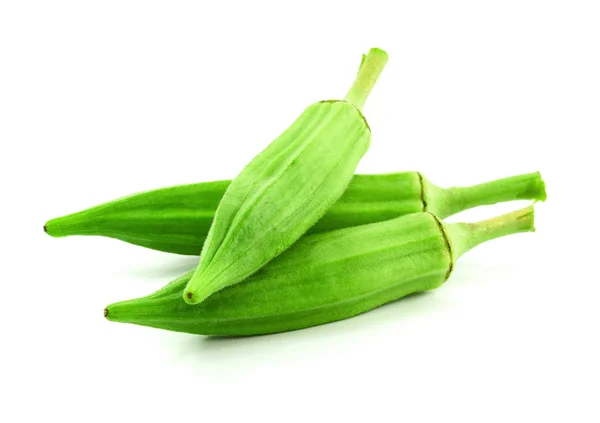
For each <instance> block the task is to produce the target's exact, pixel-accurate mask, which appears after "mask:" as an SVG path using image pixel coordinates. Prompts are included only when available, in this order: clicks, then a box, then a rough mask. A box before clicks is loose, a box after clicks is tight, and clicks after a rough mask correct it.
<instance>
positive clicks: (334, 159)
mask: <svg viewBox="0 0 600 423" xmlns="http://www.w3.org/2000/svg"><path fill="white" fill-rule="evenodd" d="M386 62H387V54H386V53H385V52H384V51H382V50H380V49H371V50H370V51H369V53H368V54H367V56H366V57H365V58H364V60H363V61H362V63H361V66H360V69H359V71H358V75H357V77H356V79H355V81H354V84H353V85H352V87H351V88H350V90H349V92H348V94H347V95H346V97H345V99H344V100H330V101H321V102H318V103H315V104H313V105H311V106H309V107H307V108H306V109H305V110H304V112H303V113H302V114H301V115H300V117H299V118H298V119H296V121H295V122H294V123H292V125H291V126H290V127H289V128H288V129H287V130H285V131H284V132H283V134H281V135H280V136H279V138H277V139H276V140H275V141H273V142H272V143H271V144H270V145H269V146H268V147H267V148H266V149H265V150H263V151H262V152H261V153H260V154H258V155H257V156H256V157H255V158H254V159H252V160H251V161H250V163H249V164H248V165H246V167H245V168H244V169H243V170H242V171H241V173H240V174H239V175H238V176H237V177H236V178H235V179H234V180H233V181H232V182H231V184H230V185H229V187H228V188H227V190H226V191H225V194H224V195H223V198H222V200H221V202H220V203H219V206H218V207H217V211H216V213H215V217H214V219H213V222H212V224H211V227H210V229H209V231H208V235H207V237H206V241H205V242H204V246H203V247H202V252H201V254H200V257H201V260H200V265H199V266H198V268H197V269H196V271H195V273H194V275H193V276H192V277H191V279H190V280H189V282H188V285H187V288H186V290H185V292H184V295H183V296H184V299H185V301H186V302H188V303H189V304H197V303H199V302H201V301H202V300H204V299H205V298H207V297H208V296H209V295H211V294H212V293H214V292H216V291H218V290H220V289H223V288H224V287H226V286H229V285H233V284H236V283H238V282H240V281H242V280H243V279H245V278H247V277H248V276H250V275H251V274H253V273H254V272H256V271H257V270H259V269H260V268H261V267H263V266H264V265H265V264H266V263H268V262H269V261H270V260H272V259H273V258H275V257H277V256H278V255H279V254H280V253H281V252H283V251H284V250H286V249H287V248H288V247H290V246H291V245H292V244H293V243H294V242H295V241H296V240H298V238H300V237H301V236H302V235H303V234H304V233H305V232H306V231H307V230H308V229H310V227H311V226H313V225H314V224H315V223H316V222H317V221H318V220H319V219H320V218H321V217H323V215H324V214H325V213H326V212H327V210H329V208H330V207H331V206H333V204H334V203H335V202H336V201H337V200H338V199H339V198H340V197H341V196H342V194H343V193H344V191H345V190H346V188H347V186H348V184H349V183H350V180H351V179H352V176H353V174H354V171H355V169H356V166H357V165H358V162H359V160H360V159H361V158H362V156H363V155H364V154H365V153H366V151H367V149H368V147H369V143H370V140H371V131H370V129H369V126H368V125H367V122H366V120H365V118H364V116H363V115H362V112H361V109H362V107H363V105H364V103H365V101H366V99H367V97H368V96H369V93H370V92H371V90H372V89H373V87H374V85H375V82H376V81H377V78H378V77H379V74H380V73H381V71H382V70H383V68H384V66H385V64H386Z"/></svg>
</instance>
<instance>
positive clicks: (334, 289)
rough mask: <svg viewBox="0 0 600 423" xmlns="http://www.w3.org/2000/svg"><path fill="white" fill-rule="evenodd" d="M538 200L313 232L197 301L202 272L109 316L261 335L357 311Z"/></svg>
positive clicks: (504, 229)
mask: <svg viewBox="0 0 600 423" xmlns="http://www.w3.org/2000/svg"><path fill="white" fill-rule="evenodd" d="M533 223H534V216H533V207H531V206H530V207H527V208H525V209H522V210H519V211H515V212H512V213H508V214H506V215H503V216H499V217H496V218H493V219H489V220H485V221H482V222H478V223H474V224H468V223H453V224H446V223H443V222H442V221H441V220H440V219H439V218H438V217H436V216H435V215H433V214H431V213H415V214H410V215H407V216H403V217H399V218H396V219H391V220H387V221H384V222H379V223H372V224H368V225H362V226H356V227H352V228H345V229H339V230H336V231H332V232H327V233H322V234H315V235H307V236H305V237H303V238H302V239H300V240H299V241H298V242H297V243H295V244H294V245H293V246H292V247H291V248H290V249H288V250H287V251H285V252H284V253H282V254H281V255H279V256H278V257H277V258H275V259H274V260H272V261H271V262H269V264H267V265H266V266H264V267H263V268H262V269H261V270H259V271H258V272H256V273H254V274H253V275H252V276H250V277H249V278H248V279H247V280H245V281H243V282H242V283H239V284H236V285H233V286H230V287H228V288H225V289H223V290H220V291H219V292H217V293H215V294H213V295H211V296H210V297H209V298H207V299H206V300H205V301H203V302H202V303H201V304H199V305H197V306H195V307H190V306H188V305H187V304H186V303H185V302H184V301H183V300H182V298H181V296H182V293H183V292H184V291H185V287H186V285H187V283H188V281H189V279H190V278H191V276H192V273H193V272H190V273H187V274H186V275H184V276H182V277H180V278H179V279H177V280H175V281H174V282H172V283H171V284H169V285H167V286H166V287H164V288H163V289H161V290H159V291H157V292H155V293H154V294H152V295H150V296H147V297H143V298H138V299H134V300H129V301H124V302H119V303H115V304H112V305H109V306H108V307H107V308H106V309H105V310H104V315H105V317H106V318H107V319H108V320H111V321H116V322H124V323H134V324H138V325H143V326H150V327H155V328H160V329H167V330H172V331H177V332H188V333H193V334H202V335H226V336H237V335H259V334H267V333H275V332H282V331H289V330H295V329H301V328H305V327H309V326H315V325H320V324H323V323H328V322H333V321H336V320H341V319H345V318H349V317H352V316H355V315H357V314H360V313H363V312H365V311H368V310H371V309H373V308H375V307H378V306H380V305H382V304H385V303H387V302H390V301H393V300H396V299H398V298H401V297H404V296H406V295H408V294H411V293H415V292H419V291H425V290H429V289H433V288H437V287H438V286H440V285H442V284H443V283H444V282H445V281H446V279H447V278H448V276H449V275H450V273H451V272H452V269H453V266H454V264H455V262H456V260H457V259H458V258H459V257H460V256H461V255H462V254H464V253H465V252H467V251H469V250H470V249H471V248H473V247H475V246H477V245H478V244H481V243H482V242H485V241H488V240H491V239H494V238H498V237H501V236H505V235H510V234H515V233H519V232H527V231H531V232H533V231H534V226H533Z"/></svg>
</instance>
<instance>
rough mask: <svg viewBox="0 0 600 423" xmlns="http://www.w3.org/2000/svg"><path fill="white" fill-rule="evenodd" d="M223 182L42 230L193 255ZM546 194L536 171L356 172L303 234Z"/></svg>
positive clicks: (142, 196) (101, 208) (123, 203)
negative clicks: (459, 179)
mask: <svg viewBox="0 0 600 423" xmlns="http://www.w3.org/2000/svg"><path fill="white" fill-rule="evenodd" d="M230 183H231V181H215V182H202V183H198V184H189V185H180V186H174V187H168V188H162V189H157V190H152V191H147V192H143V193H139V194H134V195H130V196H128V197H124V198H120V199H118V200H114V201H111V202H108V203H104V204H101V205H98V206H95V207H92V208H89V209H86V210H83V211H80V212H77V213H73V214H70V215H67V216H63V217H59V218H56V219H52V220H50V221H48V222H47V223H46V225H45V226H44V228H45V230H46V232H47V233H48V234H49V235H51V236H54V237H64V236H70V235H98V236H106V237H111V238H116V239H119V240H122V241H125V242H129V243H131V244H135V245H140V246H143V247H147V248H152V249H155V250H159V251H165V252H169V253H176V254H189V255H199V254H200V250H201V249H202V245H203V244H204V240H205V239H206V235H207V233H208V230H209V228H210V224H211V222H212V220H213V218H214V215H215V211H216V209H217V206H218V204H219V202H220V201H221V198H222V197H223V194H224V193H225V190H226V189H227V187H228V186H229V184H230ZM545 198H546V192H545V186H544V181H543V180H542V177H541V176H540V174H539V172H535V173H529V174H524V175H517V176H511V177H508V178H503V179H498V180H495V181H491V182H485V183H483V184H479V185H474V186H469V187H452V188H440V187H438V186H436V185H434V184H433V183H431V182H429V180H428V179H427V178H425V177H424V176H423V175H422V174H420V173H418V172H399V173H389V174H381V175H355V176H354V178H353V179H352V181H351V182H350V185H349V186H348V188H347V189H346V191H345V192H344V194H343V195H342V197H341V198H340V199H339V200H338V201H337V202H336V203H335V204H334V205H333V207H331V208H330V209H329V210H328V212H327V214H325V216H323V217H322V218H321V219H320V220H319V221H318V222H317V223H316V224H315V225H314V226H312V227H311V228H310V229H309V230H308V233H320V232H327V231H331V230H334V229H340V228H345V227H351V226H357V225H363V224H367V223H374V222H379V221H382V220H388V219H392V218H395V217H398V216H402V215H405V214H409V213H416V212H421V211H430V212H432V213H434V214H435V215H436V216H438V217H440V218H442V219H444V218H446V217H448V216H451V215H453V214H455V213H458V212H460V211H463V210H466V209H469V208H472V207H477V206H481V205H486V204H494V203H498V202H501V201H511V200H544V199H545Z"/></svg>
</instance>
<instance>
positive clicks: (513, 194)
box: [423, 172, 546, 219]
mask: <svg viewBox="0 0 600 423" xmlns="http://www.w3.org/2000/svg"><path fill="white" fill-rule="evenodd" d="M424 184H425V185H424V187H423V190H424V191H425V197H426V198H427V199H428V200H429V201H428V206H429V207H426V211H430V212H432V213H434V214H435V215H437V216H438V217H440V218H442V219H444V218H446V217H448V216H451V215H453V214H456V213H458V212H461V211H463V210H468V209H471V208H474V207H478V206H483V205H491V204H496V203H501V202H505V201H513V200H535V201H545V200H546V185H545V184H544V180H543V179H542V176H541V175H540V173H539V172H534V173H527V174H523V175H515V176H510V177H508V178H503V179H497V180H494V181H490V182H485V183H483V184H478V185H472V186H468V187H451V188H446V189H440V188H438V187H437V186H435V185H433V184H431V183H430V182H428V181H427V180H424Z"/></svg>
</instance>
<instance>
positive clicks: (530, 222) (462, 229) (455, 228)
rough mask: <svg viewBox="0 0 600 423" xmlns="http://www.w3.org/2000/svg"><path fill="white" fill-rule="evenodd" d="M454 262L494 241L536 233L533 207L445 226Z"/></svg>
mask: <svg viewBox="0 0 600 423" xmlns="http://www.w3.org/2000/svg"><path fill="white" fill-rule="evenodd" d="M444 229H445V231H446V235H447V236H448V239H449V243H450V248H451V251H452V260H453V261H456V260H457V259H458V258H459V257H460V256H461V255H463V254H464V253H466V252H467V251H469V250H470V249H472V248H473V247H476V246H477V245H479V244H482V243H484V242H486V241H490V240H492V239H496V238H500V237H503V236H506V235H512V234H517V233H520V232H535V227H534V212H533V206H529V207H526V208H524V209H521V210H517V211H514V212H511V213H507V214H503V215H501V216H497V217H494V218H492V219H488V220H483V221H481V222H477V223H451V224H444Z"/></svg>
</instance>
